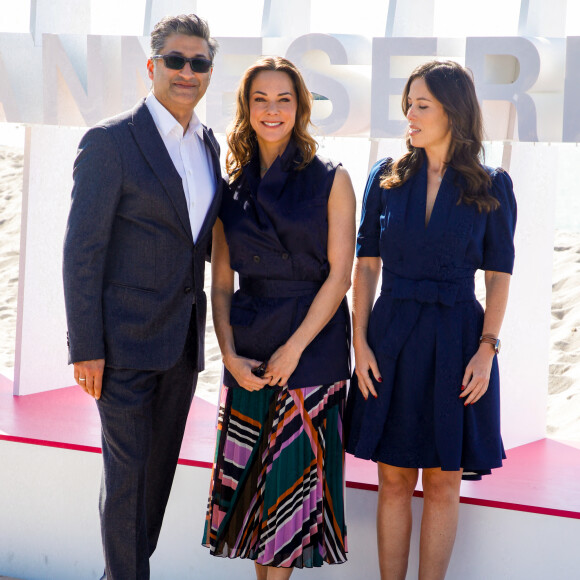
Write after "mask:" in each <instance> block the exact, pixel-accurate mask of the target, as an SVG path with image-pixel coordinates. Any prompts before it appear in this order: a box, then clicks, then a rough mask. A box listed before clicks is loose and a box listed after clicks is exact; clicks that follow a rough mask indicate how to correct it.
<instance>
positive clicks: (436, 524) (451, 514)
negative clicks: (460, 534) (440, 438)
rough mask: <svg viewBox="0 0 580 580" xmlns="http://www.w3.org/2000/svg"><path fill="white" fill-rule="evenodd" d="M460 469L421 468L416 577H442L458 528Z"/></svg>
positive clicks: (438, 579) (424, 579) (430, 579)
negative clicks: (420, 513)
mask: <svg viewBox="0 0 580 580" xmlns="http://www.w3.org/2000/svg"><path fill="white" fill-rule="evenodd" d="M461 474H462V472H461V471H442V470H441V469H439V468H433V469H424V470H423V517H422V520H421V547H420V555H419V579H420V580H442V579H443V578H445V573H446V572H447V567H448V566H449V561H450V560H451V552H452V551H453V544H454V542H455V534H456V532H457V520H458V517H459V487H460V485H461Z"/></svg>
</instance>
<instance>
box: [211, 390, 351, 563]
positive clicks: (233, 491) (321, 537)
mask: <svg viewBox="0 0 580 580" xmlns="http://www.w3.org/2000/svg"><path fill="white" fill-rule="evenodd" d="M345 397H346V382H345V381H340V382H337V383H334V384H332V385H330V386H318V387H306V388H301V389H294V390H289V389H287V388H280V389H264V390H262V391H255V392H249V391H246V390H245V389H242V388H227V387H224V388H223V389H222V395H221V401H220V415H219V422H218V434H217V443H216V455H215V460H214V466H213V471H212V479H211V486H210V494H209V501H208V508H207V515H206V522H205V529H204V536H203V541H202V544H203V545H204V546H206V547H208V548H209V549H210V551H211V554H212V555H214V556H221V557H228V558H236V557H239V558H249V559H251V560H254V561H255V562H257V563H258V564H261V565H263V566H276V567H296V568H312V567H317V566H322V564H323V563H324V562H327V563H329V564H338V563H342V562H345V561H346V552H347V544H346V525H345V521H344V448H343V439H342V417H343V411H344V405H345Z"/></svg>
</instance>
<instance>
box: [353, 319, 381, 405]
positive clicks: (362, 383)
mask: <svg viewBox="0 0 580 580" xmlns="http://www.w3.org/2000/svg"><path fill="white" fill-rule="evenodd" d="M360 330H361V331H362V330H363V329H360ZM365 331H366V329H365ZM354 358H355V372H356V376H357V378H358V388H359V389H360V392H361V393H362V396H363V397H364V398H365V401H366V400H367V399H368V397H369V393H370V394H371V395H372V396H373V397H374V398H375V399H376V398H377V396H378V394H377V391H376V390H375V386H374V385H373V381H372V380H371V377H370V373H373V376H374V377H375V380H376V381H377V382H379V383H382V382H383V378H382V377H381V373H380V371H379V365H378V364H377V359H376V358H375V355H374V353H373V351H372V350H371V347H370V346H369V345H368V342H367V341H366V338H365V337H362V336H355V337H354Z"/></svg>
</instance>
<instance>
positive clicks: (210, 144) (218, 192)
mask: <svg viewBox="0 0 580 580" xmlns="http://www.w3.org/2000/svg"><path fill="white" fill-rule="evenodd" d="M203 142H204V143H205V146H206V148H207V150H208V151H209V153H210V157H211V166H212V169H213V174H214V180H215V184H216V188H215V193H214V196H213V200H212V202H211V204H210V206H209V209H208V210H207V213H206V214H205V219H204V220H203V224H202V226H201V230H200V231H199V234H198V236H197V239H198V240H200V239H201V238H202V236H204V235H205V234H206V232H207V230H208V229H211V228H212V227H213V224H214V222H215V219H216V217H217V214H218V211H219V207H220V203H221V197H222V189H223V184H224V182H223V179H222V170H221V165H220V154H219V146H218V144H217V141H216V138H215V137H214V134H213V131H212V130H211V129H208V128H207V127H205V126H204V127H203Z"/></svg>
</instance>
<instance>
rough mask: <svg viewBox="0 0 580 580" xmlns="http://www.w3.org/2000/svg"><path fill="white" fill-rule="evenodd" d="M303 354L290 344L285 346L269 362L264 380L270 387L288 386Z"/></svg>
mask: <svg viewBox="0 0 580 580" xmlns="http://www.w3.org/2000/svg"><path fill="white" fill-rule="evenodd" d="M301 354H302V353H301V352H300V351H299V350H298V349H297V348H295V347H294V346H292V344H290V343H288V342H287V343H286V344H283V345H282V346H281V347H280V348H278V349H277V350H276V351H275V352H274V354H273V355H272V356H271V357H270V359H269V360H268V366H267V367H266V371H265V372H264V378H265V379H268V381H269V383H268V384H270V385H279V386H281V387H283V386H285V385H287V384H288V379H289V378H290V375H291V374H292V373H293V372H294V371H295V369H296V367H297V366H298V362H299V361H300V355H301Z"/></svg>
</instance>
